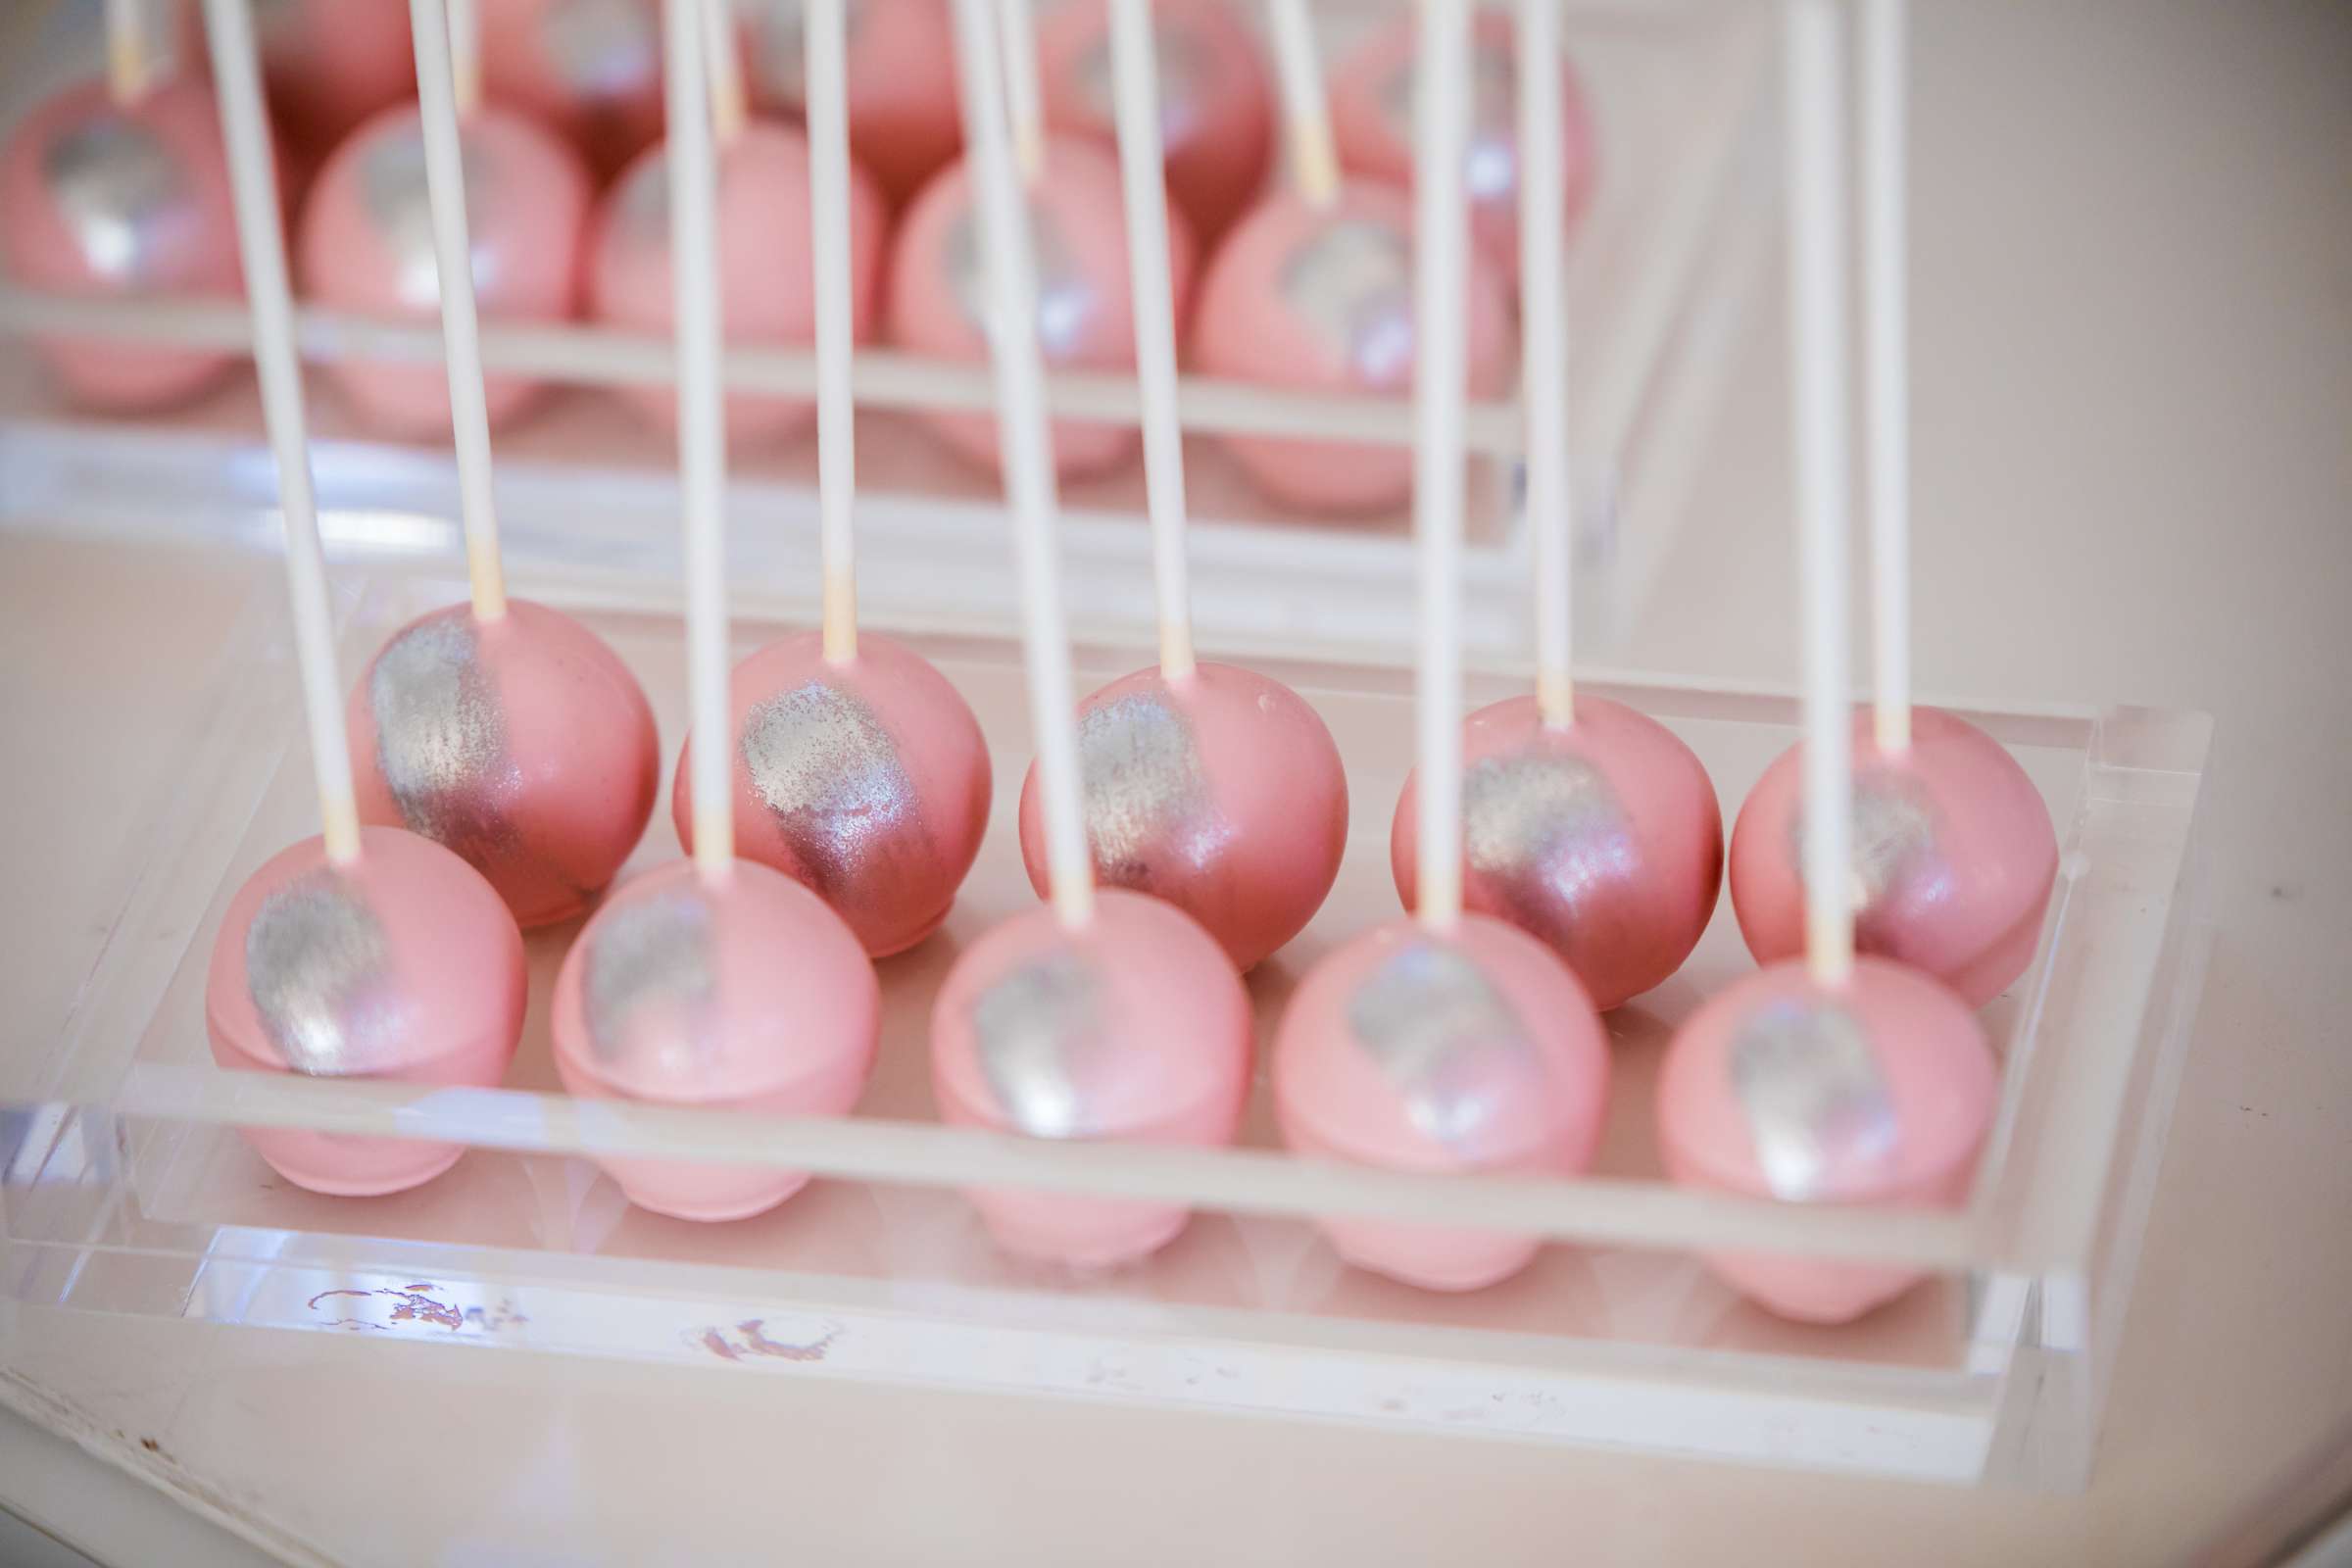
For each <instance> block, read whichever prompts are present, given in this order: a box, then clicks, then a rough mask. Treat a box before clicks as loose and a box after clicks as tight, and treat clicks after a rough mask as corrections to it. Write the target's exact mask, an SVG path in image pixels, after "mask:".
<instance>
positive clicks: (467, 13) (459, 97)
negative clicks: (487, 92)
mask: <svg viewBox="0 0 2352 1568" xmlns="http://www.w3.org/2000/svg"><path fill="white" fill-rule="evenodd" d="M411 30H414V27H413V26H412V29H411ZM449 73H450V76H451V79H452V80H453V81H454V82H455V83H456V86H455V89H454V91H453V92H452V97H454V98H455V99H456V101H457V106H458V119H459V120H460V121H463V120H465V119H466V117H467V116H468V115H470V114H472V113H473V112H474V111H475V110H477V109H479V108H481V107H482V18H481V12H480V11H479V9H477V8H476V6H475V5H474V0H449Z"/></svg>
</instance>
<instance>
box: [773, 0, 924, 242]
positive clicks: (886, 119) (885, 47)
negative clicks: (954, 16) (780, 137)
mask: <svg viewBox="0 0 2352 1568" xmlns="http://www.w3.org/2000/svg"><path fill="white" fill-rule="evenodd" d="M804 10H805V7H804V0H741V3H740V4H739V5H738V7H737V11H738V14H739V16H740V18H741V29H740V30H741V31H742V33H743V36H744V41H745V44H746V51H745V76H746V83H747V85H748V86H749V88H750V90H751V94H752V101H753V102H754V103H756V104H758V105H759V106H760V108H762V109H767V110H773V111H776V112H779V113H787V114H791V115H794V116H801V115H804V114H805V113H806V110H807V102H808V94H807V89H806V86H805V80H804V78H805V73H806V65H807V62H806V58H805V54H804V47H803V43H802V32H803V25H804ZM844 26H845V28H846V29H847V35H846V37H845V38H844V40H843V42H844V45H845V47H844V50H843V53H844V54H845V55H846V57H847V58H846V60H845V62H844V63H845V65H846V66H847V68H848V75H849V111H850V151H851V152H852V153H853V154H855V155H856V157H857V159H858V163H859V164H861V165H862V166H864V167H865V168H866V169H868V170H870V171H872V172H873V176H874V178H875V179H876V180H877V181H878V182H879V183H880V184H881V187H882V189H883V190H884V191H885V192H886V193H887V194H888V195H889V197H890V199H891V200H892V201H893V202H903V201H905V200H906V199H907V197H909V196H911V195H913V194H914V192H915V191H916V190H917V189H919V188H920V187H921V185H922V183H923V181H924V180H926V179H929V178H930V177H931V176H932V175H933V174H936V173H937V172H939V171H940V170H941V169H943V168H945V167H946V166H947V164H948V162H949V160H951V159H953V158H954V157H955V156H956V151H957V149H959V148H960V147H961V146H962V145H963V119H962V111H961V109H960V108H959V99H958V96H957V90H958V89H957V83H956V27H955V24H954V23H953V22H952V21H951V20H950V19H949V16H948V7H947V3H946V0H856V3H855V4H852V5H850V6H848V7H847V8H846V15H845V17H844Z"/></svg>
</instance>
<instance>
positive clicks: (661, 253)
mask: <svg viewBox="0 0 2352 1568" xmlns="http://www.w3.org/2000/svg"><path fill="white" fill-rule="evenodd" d="M885 221H886V220H885V217H884V213H883V209H882V198H881V196H880V195H879V193H877V192H876V191H875V189H874V186H873V182H872V181H871V180H870V179H868V178H866V177H865V175H864V173H863V172H862V171H858V170H856V169H855V168H853V170H852V172H851V182H850V224H849V228H850V236H851V249H852V257H853V260H852V263H851V266H852V270H853V272H854V274H855V287H854V289H853V290H852V296H851V297H852V309H853V311H854V312H855V318H856V319H855V323H854V331H855V335H856V336H857V337H858V338H859V339H863V338H864V337H866V336H867V335H868V332H869V328H870V327H871V324H872V321H873V317H874V308H875V303H876V301H877V300H878V299H879V298H880V294H881V278H880V275H879V274H880V269H881V261H882V237H883V228H884V224H885ZM718 253H719V262H718V265H719V280H720V281H719V288H720V301H721V303H720V307H719V308H720V311H721V312H722V314H723V316H724V319H725V325H726V333H727V341H729V342H730V343H736V344H783V345H798V344H804V343H807V342H808V341H809V337H810V334H811V333H812V331H813V330H814V325H815V315H816V309H815V304H814V297H813V295H812V294H811V292H810V288H809V143H808V140H807V138H806V137H804V136H803V135H802V134H801V132H800V131H799V130H797V129H795V128H793V127H792V126H790V125H783V124H778V123H773V122H754V123H750V124H747V125H745V126H744V127H743V128H742V129H741V130H740V131H739V132H738V133H736V134H734V135H732V136H729V137H727V138H726V139H725V140H724V142H723V144H722V145H721V147H720V149H719V160H718ZM588 257H589V262H588V265H589V275H588V309H589V314H590V315H591V316H593V317H594V318H595V319H598V320H600V321H605V322H608V323H610V324H612V325H614V326H625V327H633V328H636V329H638V330H640V331H648V332H660V333H664V334H666V333H667V332H668V331H669V329H670V326H671V316H672V312H671V309H670V286H669V175H668V170H667V168H666V166H665V161H664V159H663V156H662V148H660V147H658V146H657V147H650V148H648V149H647V150H646V151H645V152H643V153H641V154H639V155H638V156H637V158H636V159H635V160H634V161H633V162H632V163H631V164H630V165H629V167H628V168H627V169H626V170H624V171H622V172H621V174H620V177H619V178H618V179H616V180H615V181H614V182H613V188H612V189H611V190H610V191H609V192H607V193H606V195H605V198H604V201H603V203H602V204H601V205H600V206H599V208H598V209H597V214H596V218H595V220H594V221H593V222H592V223H591V225H590V228H589V241H588ZM630 396H631V398H632V400H633V401H635V402H636V403H637V404H638V405H639V406H640V407H642V408H644V409H645V410H646V411H647V412H648V413H649V414H650V415H651V416H652V417H655V418H657V419H659V420H660V421H661V422H662V424H664V425H671V424H674V422H675V418H676V406H677V399H676V395H675V394H674V393H673V392H671V391H670V390H669V389H668V388H666V387H647V388H636V389H632V391H631V394H630ZM810 414H811V410H810V408H809V404H808V403H806V402H804V401H802V400H800V399H797V398H780V397H763V396H759V395H757V394H752V393H741V392H738V393H734V394H731V395H730V396H729V397H728V398H727V437H728V440H729V441H731V442H739V441H754V440H761V439H774V438H780V437H783V436H788V435H791V434H793V433H795V432H797V431H799V430H801V429H804V428H806V427H807V425H808V423H809V417H810Z"/></svg>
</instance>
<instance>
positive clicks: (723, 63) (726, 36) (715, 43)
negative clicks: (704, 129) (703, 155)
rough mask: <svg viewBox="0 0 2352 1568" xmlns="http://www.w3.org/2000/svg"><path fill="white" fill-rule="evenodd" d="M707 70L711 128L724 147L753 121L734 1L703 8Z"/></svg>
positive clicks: (718, 0) (709, 1)
mask: <svg viewBox="0 0 2352 1568" xmlns="http://www.w3.org/2000/svg"><path fill="white" fill-rule="evenodd" d="M703 67H704V71H705V73H706V76H705V79H706V81H707V82H708V84H709V87H710V92H711V131H712V133H713V134H715V135H716V136H717V138H718V144H719V145H720V146H721V147H724V146H725V145H726V144H727V143H728V142H731V141H733V140H734V139H735V138H736V136H738V135H739V134H741V133H742V130H743V127H744V123H745V122H746V121H747V120H749V119H750V117H751V111H750V109H749V108H748V107H747V103H748V100H747V99H746V97H745V93H744V85H743V57H742V56H741V55H739V54H737V53H736V52H735V7H734V5H733V3H732V0H706V3H705V4H704V6H703Z"/></svg>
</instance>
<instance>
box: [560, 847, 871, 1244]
mask: <svg viewBox="0 0 2352 1568" xmlns="http://www.w3.org/2000/svg"><path fill="white" fill-rule="evenodd" d="M880 1008H881V994H880V988H879V987H878V986H877V985H876V983H875V980H874V966H873V965H872V964H871V963H869V962H867V961H866V957H865V955H864V953H863V952H861V951H860V950H859V949H858V939H857V938H856V937H854V936H853V935H851V933H850V928H849V927H848V926H846V925H844V924H843V923H842V922H841V919H840V917H839V916H837V915H836V914H834V913H833V911H832V910H830V909H828V908H826V907H825V905H824V902H823V901H822V900H821V899H819V898H817V896H816V895H815V894H813V893H811V892H809V890H808V889H807V888H805V887H803V886H801V885H800V884H799V883H797V882H795V881H793V880H792V879H791V878H789V877H787V876H784V875H782V874H781V873H779V872H776V871H772V870H770V869H768V868H767V867H766V866H764V865H759V864H756V863H754V862H752V861H749V860H737V861H735V862H734V865H733V867H732V869H731V871H730V872H729V873H728V875H727V876H726V877H725V879H724V881H723V882H722V883H720V884H719V885H716V886H714V885H712V883H711V881H710V880H709V879H707V878H705V877H704V876H702V875H701V874H700V873H699V871H698V870H697V868H696V866H695V864H694V862H692V861H690V860H678V861H673V862H672V863H670V864H668V865H664V866H661V867H659V868H657V869H655V870H652V871H648V872H646V873H645V874H643V875H642V876H636V877H632V878H631V879H630V880H629V881H628V882H626V883H625V884H623V885H622V886H621V887H620V888H618V889H617V890H615V891H614V893H613V897H612V898H610V899H608V900H606V901H605V905H604V907H602V908H600V909H598V910H597V911H596V914H595V916H594V917H593V918H591V919H590V920H589V922H588V924H587V926H586V927H585V928H583V929H582V930H581V932H580V939H579V941H577V942H576V943H574V944H573V945H572V949H571V952H570V953H568V954H566V955H565V956H564V967H563V969H562V971H561V972H560V973H558V975H557V976H556V994H555V1002H554V1005H553V1010H552V1012H551V1014H550V1019H551V1025H550V1026H551V1028H552V1030H553V1032H554V1037H555V1054H556V1074H557V1076H558V1077H560V1078H561V1079H562V1080H563V1081H564V1089H565V1091H566V1092H567V1093H569V1094H572V1095H574V1096H577V1097H578V1098H580V1099H582V1100H629V1101H635V1102H638V1103H644V1104H661V1105H702V1106H710V1107H725V1108H727V1109H731V1110H749V1111H764V1112H767V1113H769V1114H772V1115H786V1116H837V1115H841V1114H844V1113H846V1112H847V1111H848V1110H849V1109H850V1107H851V1106H853V1105H855V1104H856V1103H858V1095H859V1094H861V1093H863V1091H864V1089H865V1080H866V1075H867V1073H869V1072H870V1071H871V1070H872V1068H873V1063H874V1047H875V1041H876V1036H877V1031H878V1029H879V1026H880V1019H881V1011H880ZM600 1163H601V1164H603V1166H604V1168H605V1169H606V1170H607V1171H608V1172H609V1173H610V1174H611V1175H612V1177H613V1180H614V1181H616V1182H618V1183H619V1184H620V1189H621V1191H622V1192H624V1193H626V1194H627V1195H628V1196H629V1201H631V1202H633V1203H635V1204H637V1205H638V1206H639V1207H641V1208H650V1209H652V1210H654V1211H655V1212H656V1213H660V1214H669V1215H673V1216H675V1217H677V1218H679V1219H695V1220H728V1219H741V1218H743V1217H745V1216H746V1215H750V1214H757V1213H759V1212H760V1211H761V1210H763V1209H768V1208H773V1207H774V1206H775V1205H776V1204H778V1203H780V1202H782V1201H784V1200H786V1199H787V1198H790V1197H791V1196H792V1195H793V1194H794V1193H796V1192H798V1191H800V1189H801V1187H802V1186H803V1184H805V1183H806V1182H807V1181H808V1180H809V1176H808V1173H807V1172H806V1171H791V1170H769V1169H766V1168H764V1167H753V1168H746V1167H729V1166H725V1165H711V1164H697V1163H692V1162H687V1161H679V1160H662V1159H631V1158H618V1157H616V1158H611V1159H606V1160H603V1161H600Z"/></svg>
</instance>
